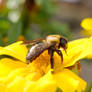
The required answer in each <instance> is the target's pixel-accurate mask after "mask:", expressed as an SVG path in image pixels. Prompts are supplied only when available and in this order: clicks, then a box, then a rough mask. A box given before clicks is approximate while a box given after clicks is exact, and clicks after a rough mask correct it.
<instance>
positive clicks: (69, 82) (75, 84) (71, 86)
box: [53, 69, 86, 92]
mask: <svg viewBox="0 0 92 92" xmlns="http://www.w3.org/2000/svg"><path fill="white" fill-rule="evenodd" d="M53 77H54V80H56V82H57V85H58V87H59V88H61V89H62V91H63V92H75V90H77V92H82V91H84V90H85V88H86V82H85V81H84V80H82V79H81V78H80V77H78V76H77V75H75V74H74V73H73V72H71V71H70V70H68V69H64V70H62V71H61V72H59V73H56V74H54V75H53Z"/></svg>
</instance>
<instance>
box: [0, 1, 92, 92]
mask: <svg viewBox="0 0 92 92" xmlns="http://www.w3.org/2000/svg"><path fill="white" fill-rule="evenodd" d="M86 17H92V0H0V46H6V45H8V44H11V43H13V42H15V41H18V40H23V41H25V40H32V39H36V38H40V37H44V36H47V35H49V34H59V35H63V36H65V37H67V38H68V39H69V40H74V39H76V38H81V37H87V36H84V35H83V34H81V33H80V31H81V30H82V28H81V27H80V22H81V21H82V19H84V18H86ZM85 61H87V60H84V62H82V65H83V67H82V72H81V76H82V77H83V79H84V80H86V81H87V82H88V84H89V85H90V83H91V81H90V79H92V62H90V61H89V62H85ZM91 61H92V60H91ZM91 84H92V83H91ZM91 86H92V85H91ZM90 88H91V87H89V88H88V92H90V91H89V90H90Z"/></svg>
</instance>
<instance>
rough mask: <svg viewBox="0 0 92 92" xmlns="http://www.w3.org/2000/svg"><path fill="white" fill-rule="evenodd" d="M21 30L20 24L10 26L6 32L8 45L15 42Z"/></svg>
mask: <svg viewBox="0 0 92 92" xmlns="http://www.w3.org/2000/svg"><path fill="white" fill-rule="evenodd" d="M21 28H22V25H21V22H18V23H16V24H12V25H11V28H10V29H9V30H8V34H7V36H8V43H9V44H10V43H13V42H15V41H16V39H17V38H18V36H19V35H20V34H21Z"/></svg>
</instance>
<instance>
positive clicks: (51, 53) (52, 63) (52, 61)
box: [48, 48, 54, 73]
mask: <svg viewBox="0 0 92 92" xmlns="http://www.w3.org/2000/svg"><path fill="white" fill-rule="evenodd" d="M48 52H49V54H50V62H51V69H52V70H51V72H52V73H53V68H54V59H53V53H54V50H53V49H51V48H50V49H49V50H48Z"/></svg>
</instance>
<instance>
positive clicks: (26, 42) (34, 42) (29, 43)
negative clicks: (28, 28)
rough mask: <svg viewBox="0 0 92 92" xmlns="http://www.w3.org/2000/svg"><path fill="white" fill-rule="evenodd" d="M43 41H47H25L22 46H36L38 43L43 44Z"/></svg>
mask: <svg viewBox="0 0 92 92" xmlns="http://www.w3.org/2000/svg"><path fill="white" fill-rule="evenodd" d="M43 40H45V38H40V39H36V40H29V41H25V42H23V43H22V44H23V45H31V46H32V45H35V44H37V43H41V42H42V41H43Z"/></svg>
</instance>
